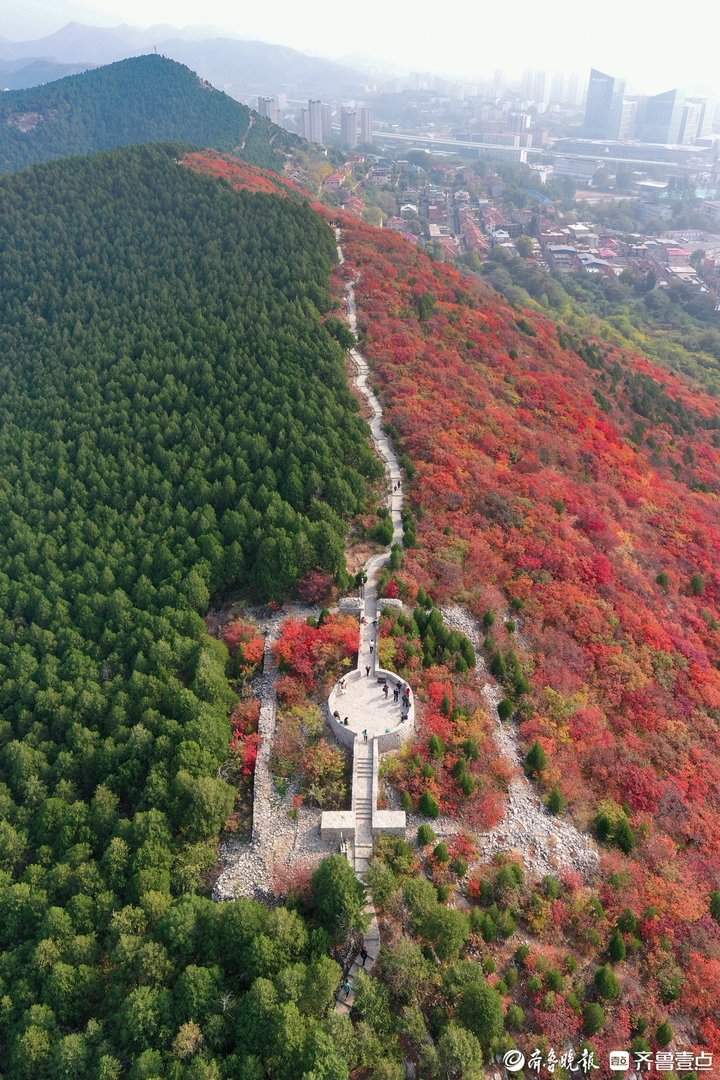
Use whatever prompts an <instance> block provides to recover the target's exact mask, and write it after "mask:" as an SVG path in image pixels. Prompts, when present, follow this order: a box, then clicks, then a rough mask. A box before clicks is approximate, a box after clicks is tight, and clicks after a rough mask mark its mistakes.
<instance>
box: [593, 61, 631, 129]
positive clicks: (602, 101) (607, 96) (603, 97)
mask: <svg viewBox="0 0 720 1080" xmlns="http://www.w3.org/2000/svg"><path fill="white" fill-rule="evenodd" d="M624 94H625V81H624V80H623V79H615V78H613V76H612V75H606V74H605V72H604V71H598V70H597V69H596V68H592V69H591V71H590V83H589V85H588V93H587V104H586V106H585V125H584V128H585V134H586V135H587V136H588V137H589V138H591V139H617V138H619V137H620V133H621V125H622V115H623V95H624Z"/></svg>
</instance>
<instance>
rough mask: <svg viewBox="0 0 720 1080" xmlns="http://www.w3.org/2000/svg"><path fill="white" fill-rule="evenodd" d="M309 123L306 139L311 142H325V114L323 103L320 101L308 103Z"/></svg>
mask: <svg viewBox="0 0 720 1080" xmlns="http://www.w3.org/2000/svg"><path fill="white" fill-rule="evenodd" d="M307 113H308V123H307V128H308V130H307V134H306V135H305V138H306V139H308V140H309V141H310V142H314V143H322V141H323V122H322V121H323V114H322V101H320V100H319V99H316V100H313V99H311V100H310V101H308V107H307Z"/></svg>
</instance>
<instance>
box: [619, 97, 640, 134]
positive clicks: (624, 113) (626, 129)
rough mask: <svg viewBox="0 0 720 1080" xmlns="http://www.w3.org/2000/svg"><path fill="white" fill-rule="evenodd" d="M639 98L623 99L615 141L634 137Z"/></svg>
mask: <svg viewBox="0 0 720 1080" xmlns="http://www.w3.org/2000/svg"><path fill="white" fill-rule="evenodd" d="M639 108H640V98H636V97H625V98H623V99H622V104H621V106H620V119H619V121H618V127H617V135H616V136H615V138H616V139H632V138H633V136H634V135H635V130H636V127H637V120H638V110H639Z"/></svg>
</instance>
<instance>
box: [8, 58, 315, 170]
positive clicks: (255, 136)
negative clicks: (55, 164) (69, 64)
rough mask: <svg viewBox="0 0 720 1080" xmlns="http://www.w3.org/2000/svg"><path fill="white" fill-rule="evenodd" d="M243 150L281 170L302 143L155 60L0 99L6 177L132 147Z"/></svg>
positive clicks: (180, 67)
mask: <svg viewBox="0 0 720 1080" xmlns="http://www.w3.org/2000/svg"><path fill="white" fill-rule="evenodd" d="M166 141H179V142H183V143H188V144H191V145H194V146H203V147H205V146H211V147H215V148H217V149H220V150H236V149H238V148H242V155H243V157H244V158H245V159H246V160H247V161H250V162H252V163H253V164H255V165H262V166H265V167H268V168H277V167H278V166H279V165H280V164H281V163H282V161H283V153H284V152H285V151H287V149H288V148H290V147H292V146H295V145H299V144H300V141H301V140H300V139H298V138H297V136H295V135H290V134H288V132H286V131H284V130H283V129H282V128H279V127H276V126H275V125H274V124H271V123H270V122H269V121H268V120H265V119H263V118H262V117H260V116H258V115H257V114H255V113H251V111H250V109H248V107H247V106H246V105H242V104H241V103H240V102H238V101H235V100H234V99H233V98H231V97H228V95H227V94H224V93H222V92H221V91H219V90H215V89H214V88H213V87H212V86H210V85H209V84H208V83H205V82H203V81H202V80H201V79H200V78H199V77H198V76H197V75H196V74H195V72H193V71H191V70H190V68H187V67H185V65H184V64H178V63H176V62H175V61H174V60H169V59H168V58H167V57H163V56H157V55H155V54H152V55H148V56H137V57H131V58H130V59H128V60H119V61H118V62H117V63H114V64H108V65H106V66H104V67H100V68H95V69H94V70H93V71H86V72H83V73H82V74H80V75H70V76H67V77H66V78H64V79H58V80H57V81H55V82H51V83H46V84H45V85H44V86H34V87H31V88H30V89H27V90H12V91H8V92H6V93H4V94H0V172H13V171H15V170H17V169H22V168H24V167H25V166H27V165H34V164H37V163H39V162H42V161H49V160H51V159H53V158H61V157H67V156H68V155H70V154H89V153H93V152H94V151H97V150H112V149H114V148H116V147H121V146H128V145H130V144H132V143H148V142H166Z"/></svg>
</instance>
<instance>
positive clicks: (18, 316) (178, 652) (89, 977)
mask: <svg viewBox="0 0 720 1080" xmlns="http://www.w3.org/2000/svg"><path fill="white" fill-rule="evenodd" d="M176 154H177V150H176V149H175V148H172V147H170V148H166V147H143V148H132V149H128V150H121V151H115V152H113V153H109V154H102V155H98V156H96V157H94V158H87V159H85V158H81V159H73V160H69V161H66V162H57V163H51V164H47V165H43V166H38V167H36V168H34V169H31V170H27V171H25V172H23V173H22V174H21V175H17V176H13V177H6V178H4V179H3V180H2V181H0V201H1V202H2V206H3V215H2V222H1V223H0V250H2V253H3V254H2V260H1V261H0V357H1V358H2V359H1V361H0V462H1V463H2V468H1V469H0V505H1V506H2V514H1V515H0V521H1V523H0V529H1V530H2V537H1V540H0V594H1V595H2V615H1V616H0V715H1V716H2V722H1V723H0V769H1V771H2V780H3V783H2V784H1V785H0V804H1V806H2V814H1V817H2V821H1V822H0V863H1V865H2V871H1V873H0V948H1V950H2V953H1V956H0V997H1V998H2V1010H1V1011H2V1016H1V1018H0V1039H1V1046H0V1059H1V1060H2V1071H3V1074H4V1075H7V1076H13V1077H28V1078H31V1077H32V1078H33V1080H37V1078H42V1077H50V1076H52V1077H55V1076H72V1077H74V1078H82V1077H103V1078H105V1080H110V1078H112V1077H117V1076H119V1075H121V1073H122V1074H123V1075H129V1073H128V1070H129V1068H130V1066H131V1065H132V1066H133V1071H132V1074H131V1075H132V1076H137V1077H140V1076H148V1077H149V1076H170V1075H173V1076H188V1077H190V1076H193V1077H215V1076H217V1075H218V1073H217V1071H213V1068H211V1066H210V1065H207V1062H208V1061H212V1058H213V1057H214V1056H215V1055H220V1056H221V1057H228V1059H230V1057H231V1055H232V1054H233V1053H234V1047H235V1041H236V1038H237V1040H238V1047H242V1048H243V1055H244V1057H243V1061H244V1060H245V1057H248V1056H250V1058H252V1060H251V1061H250V1064H249V1065H248V1066H247V1067H248V1069H250V1071H249V1072H246V1073H242V1074H241V1072H240V1071H239V1069H240V1066H241V1062H240V1060H239V1059H233V1060H234V1061H235V1065H234V1070H235V1071H232V1070H231V1071H230V1072H228V1073H227V1075H233V1076H239V1075H247V1076H257V1075H262V1073H260V1072H258V1071H257V1069H259V1067H260V1066H259V1064H257V1065H256V1066H253V1065H252V1061H256V1062H257V1061H259V1059H260V1058H264V1056H265V1055H268V1056H269V1057H272V1055H273V1054H275V1055H276V1056H277V1053H278V1044H279V1045H281V1046H283V1047H284V1046H285V1042H286V1040H285V1039H282V1038H278V1039H277V1040H276V1041H275V1042H273V1044H272V1045H270V1044H269V1042H268V1040H267V1039H266V1038H265V1037H264V1036H262V1033H261V1032H260V1031H259V1030H256V1031H254V1033H253V1030H252V1026H253V1024H254V1023H256V1024H257V1023H259V1024H260V1027H263V1023H261V1022H260V1021H258V1019H257V1017H258V1010H259V1009H260V1005H259V1004H258V1003H257V1002H256V1003H255V1005H254V1006H252V1004H249V1005H248V1007H247V1009H246V1010H245V1013H243V1012H242V1010H241V1012H240V1013H238V1012H237V1009H236V1005H237V1002H238V1000H239V997H241V996H242V994H243V993H244V991H245V990H246V989H247V987H248V985H249V981H250V980H251V979H252V978H254V977H255V976H260V975H261V976H263V977H266V978H270V977H275V976H276V975H277V974H278V973H279V972H280V971H281V969H283V968H284V967H286V966H287V965H289V964H291V963H293V964H295V963H300V962H301V961H302V963H307V964H308V965H310V968H309V969H308V976H307V980H308V981H307V986H308V990H307V994H306V995H305V997H304V998H303V1001H302V1002H301V1003H300V1005H299V1007H298V1008H299V1009H300V1010H301V1012H302V1017H303V1019H302V1021H301V1020H298V1021H297V1023H296V1036H297V1026H298V1025H301V1027H302V1032H303V1033H302V1036H297V1037H298V1038H299V1039H300V1042H299V1043H298V1042H297V1041H296V1042H295V1043H293V1044H292V1049H291V1051H288V1053H290V1056H291V1057H292V1063H291V1065H288V1066H281V1065H276V1066H273V1069H274V1071H273V1072H272V1075H274V1076H278V1077H280V1076H288V1078H290V1077H295V1076H298V1075H301V1074H302V1072H304V1071H305V1069H306V1068H307V1069H308V1070H309V1069H311V1068H312V1063H313V1061H314V1056H315V1055H318V1054H319V1055H320V1056H321V1057H326V1056H327V1055H328V1054H329V1053H331V1051H332V1043H333V1042H334V1041H335V1040H334V1039H333V1040H330V1042H329V1043H328V1038H327V1037H326V1036H325V1035H324V1034H323V1031H324V1029H321V1024H320V1019H319V1018H320V1017H321V1016H322V1015H324V1013H325V1011H326V1008H327V1003H328V1001H329V1000H331V999H332V992H333V989H334V986H335V985H336V984H337V980H338V977H339V976H338V974H337V972H335V971H334V967H332V968H331V970H330V974H329V976H328V975H327V972H326V973H325V976H323V977H322V978H321V975H322V972H319V971H318V969H317V967H316V968H312V965H313V964H316V965H317V964H318V963H322V961H321V959H320V958H321V956H322V952H323V947H324V943H325V940H326V939H324V938H322V936H320V937H319V938H318V937H317V936H316V937H315V938H311V937H309V936H308V931H307V929H306V928H305V926H304V924H303V923H302V921H301V920H300V919H299V918H298V917H296V916H291V915H290V914H289V913H287V912H284V911H281V912H279V913H275V914H272V915H271V914H268V913H267V912H265V911H264V910H263V909H261V908H259V907H257V906H254V905H251V904H247V903H245V904H237V905H236V904H229V905H224V906H223V907H222V908H219V907H217V906H214V905H213V904H211V902H210V901H209V900H201V899H199V898H198V897H196V896H194V895H192V894H193V893H194V891H195V890H196V888H197V887H198V886H199V885H200V883H201V881H202V879H203V876H204V874H205V873H206V872H207V870H208V869H209V868H210V867H211V866H212V864H213V860H214V857H215V846H216V838H217V833H218V830H219V828H220V827H221V825H222V823H223V822H224V820H225V818H226V817H227V815H228V813H229V811H230V809H231V807H232V804H233V799H234V793H233V791H232V789H231V788H230V787H229V786H228V785H227V784H225V783H224V781H222V780H219V779H218V778H217V769H218V765H219V763H220V762H221V761H222V760H223V759H224V756H225V754H226V751H227V745H228V740H229V731H230V727H229V723H228V719H227V716H228V711H229V707H230V704H231V703H232V700H233V698H232V694H231V692H230V688H229V686H228V683H227V681H226V677H225V664H226V660H227V653H226V650H225V646H224V645H222V644H221V643H219V642H217V641H211V640H210V639H209V638H208V637H207V636H206V633H205V627H204V623H203V620H202V618H201V615H202V614H203V613H204V612H205V610H206V608H207V606H208V602H209V598H210V597H211V595H212V594H214V593H216V592H218V591H222V590H224V589H227V588H230V587H236V586H238V587H242V588H243V589H245V590H246V591H247V592H249V593H251V594H253V593H254V594H255V595H257V596H258V597H261V598H263V597H264V598H268V597H271V596H274V595H278V594H285V593H286V592H287V591H288V590H290V589H291V588H292V587H293V585H294V583H295V582H296V581H297V580H298V579H299V578H300V576H301V575H302V574H304V573H305V572H307V571H310V570H313V569H314V568H320V569H322V570H323V571H325V572H330V573H331V574H335V575H336V576H338V577H339V578H340V579H342V576H343V572H344V570H343V568H344V549H343V537H344V519H345V518H347V517H348V515H351V514H353V513H354V512H356V511H357V510H359V509H360V508H362V507H363V505H364V499H365V487H366V478H368V477H371V476H375V475H376V474H377V470H378V465H377V463H376V461H375V459H374V458H373V456H372V454H371V451H370V449H369V445H368V442H367V438H366V432H365V428H364V425H363V424H362V422H361V420H360V419H359V416H358V414H357V409H356V406H355V404H354V401H353V399H352V398H351V396H350V394H349V391H348V390H347V388H346V383H345V377H344V370H343V356H342V351H341V349H340V347H339V345H338V344H337V342H336V341H335V340H334V339H333V338H332V337H331V335H330V334H329V333H328V332H327V330H326V329H325V328H324V327H323V325H322V313H323V311H324V310H325V309H326V308H327V306H328V303H329V294H328V282H329V275H330V270H331V266H332V263H333V258H334V247H333V240H332V235H331V233H330V230H329V229H328V228H327V225H326V224H325V223H323V222H322V221H321V220H320V219H319V218H318V217H317V216H316V215H315V214H313V213H312V212H311V211H310V210H309V209H307V208H306V207H303V206H302V205H301V204H300V203H299V202H297V201H293V200H289V199H286V200H280V199H277V198H274V197H271V196H266V195H258V194H251V193H247V192H244V193H235V192H232V191H230V190H229V189H228V188H226V187H224V186H222V185H219V184H217V183H215V182H213V181H211V180H208V179H206V178H203V177H199V176H197V175H195V174H194V173H192V172H191V171H190V170H188V169H184V168H180V167H178V165H177V164H176V163H175V157H176ZM328 962H329V961H328ZM299 970H300V969H299V968H298V969H296V975H297V972H298V971H299ZM303 970H304V969H303ZM293 977H295V976H293ZM318 979H320V982H318ZM323 979H324V981H323ZM261 990H262V988H260V989H259V990H258V994H261ZM268 993H274V991H273V990H272V987H271V989H270V991H268ZM323 994H325V995H326V997H327V994H329V995H330V997H329V998H327V1000H326V997H323ZM318 995H320V996H319V997H318ZM266 999H267V1000H265V999H263V1000H265V1005H266V1006H267V1009H269V1008H270V1002H269V998H267V995H266ZM229 1000H232V1002H233V1009H232V1010H231V1011H228V1009H227V1002H228V1001H229ZM223 1001H225V1006H223ZM293 1007H294V1008H295V1006H293ZM253 1008H254V1011H253ZM297 1011H298V1010H297V1009H296V1012H297ZM263 1015H265V1014H263ZM268 1015H269V1014H268ZM298 1015H299V1014H298ZM243 1016H244V1020H243ZM281 1019H282V1018H280V1017H278V1019H277V1023H278V1024H279V1023H280V1022H281ZM292 1019H293V1018H292V1017H290V1018H289V1019H288V1020H287V1022H288V1023H291V1022H292ZM198 1020H200V1021H201V1023H202V1031H200V1030H199V1029H198V1027H197V1023H196V1021H198ZM191 1021H192V1023H191ZM243 1023H244V1024H245V1027H243ZM303 1025H304V1026H303ZM265 1026H267V1025H266V1024H265ZM306 1039H307V1046H306V1043H305V1040H306ZM323 1039H325V1042H323ZM346 1041H347V1039H346ZM196 1053H197V1054H199V1055H200V1056H199V1057H198V1060H197V1061H196V1062H195V1064H190V1063H188V1064H187V1065H184V1064H183V1062H184V1061H185V1059H188V1061H189V1059H190V1058H191V1057H192V1056H193V1055H195V1054H196ZM252 1055H259V1057H255V1058H253V1057H252ZM198 1062H199V1063H198ZM306 1062H307V1064H303V1063H306ZM206 1066H207V1068H208V1069H210V1071H203V1070H204V1069H206ZM253 1068H255V1071H252V1069H253ZM198 1069H199V1070H200V1071H198ZM298 1069H300V1072H298V1071H297V1070H298ZM173 1070H174V1071H173Z"/></svg>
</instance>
